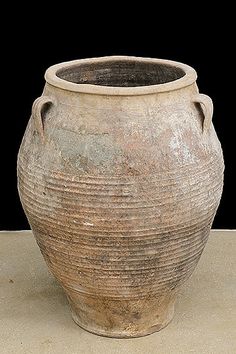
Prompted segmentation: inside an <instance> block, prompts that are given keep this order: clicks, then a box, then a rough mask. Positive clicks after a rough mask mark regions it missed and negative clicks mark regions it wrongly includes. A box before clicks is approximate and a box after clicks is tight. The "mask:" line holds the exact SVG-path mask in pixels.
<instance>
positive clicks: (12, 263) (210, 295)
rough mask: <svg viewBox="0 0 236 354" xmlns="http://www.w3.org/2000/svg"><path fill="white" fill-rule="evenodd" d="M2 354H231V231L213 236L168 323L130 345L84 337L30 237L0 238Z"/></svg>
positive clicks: (235, 262) (235, 339)
mask: <svg viewBox="0 0 236 354" xmlns="http://www.w3.org/2000/svg"><path fill="white" fill-rule="evenodd" d="M0 353H1V354H9V353H14V354H21V353H22V354H23V353H24V354H28V353H32V354H38V353H40V354H44V353H45V354H51V353H52V354H54V353H56V354H77V353H79V354H100V353H102V354H123V353H125V354H134V353H135V354H151V353H158V354H159V353H160V354H169V353H174V354H182V353H183V354H192V353H197V354H204V353H206V354H222V353H223V354H235V353H236V231H223V230H222V231H216V230H215V231H212V232H211V236H210V239H209V242H208V244H207V246H206V249H205V251H204V253H203V256H202V258H201V260H200V262H199V265H198V267H197V269H196V270H195V272H194V274H193V276H192V277H191V279H189V280H188V282H187V284H186V285H185V287H184V288H182V291H181V292H180V294H179V297H178V302H177V306H176V313H175V317H174V320H173V321H172V322H171V323H170V325H169V326H167V327H166V328H165V329H163V330H162V331H160V332H158V333H155V334H152V335H150V336H147V337H143V338H137V339H110V338H103V337H99V336H96V335H93V334H90V333H88V332H86V331H84V330H83V329H81V328H80V327H78V326H77V325H76V324H75V323H74V322H73V321H72V319H71V316H70V311H69V308H68V304H67V300H66V297H65V295H64V294H63V291H62V289H61V288H60V286H59V285H58V284H57V283H56V281H55V280H54V278H53V277H52V276H51V275H50V274H49V273H48V270H47V268H46V265H45V263H44V261H43V258H42V256H41V254H40V252H39V249H38V247H37V245H36V242H35V241H34V238H33V236H32V233H31V232H30V231H20V232H0Z"/></svg>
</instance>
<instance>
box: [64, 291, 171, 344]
mask: <svg viewBox="0 0 236 354" xmlns="http://www.w3.org/2000/svg"><path fill="white" fill-rule="evenodd" d="M68 298H69V297H68ZM101 301H102V300H101V299H100V300H98V301H97V305H98V306H97V307H93V306H89V307H88V306H87V305H88V303H87V304H86V305H85V303H81V302H80V303H79V304H78V302H76V304H75V303H72V301H71V299H70V298H69V302H70V307H71V312H72V318H73V320H74V321H75V323H76V324H77V325H79V326H80V327H81V328H83V329H85V330H86V331H88V332H91V333H94V334H97V335H99V336H104V337H112V338H134V337H143V336H147V335H149V334H152V333H154V332H158V331H160V330H161V329H162V328H164V327H166V326H167V325H168V324H169V323H170V322H171V320H172V319H173V316H174V298H173V297H171V298H168V297H167V298H166V297H162V298H161V299H160V298H159V299H157V298H156V299H148V298H147V299H139V300H129V301H127V300H125V301H117V300H107V299H106V300H105V303H106V304H107V305H108V303H109V305H110V306H107V307H106V306H102V307H101V306H99V303H100V304H101ZM103 301H104V300H103ZM137 309H138V310H137ZM120 315H121V316H120ZM122 316H124V317H122Z"/></svg>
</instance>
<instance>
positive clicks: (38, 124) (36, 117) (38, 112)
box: [32, 96, 53, 141]
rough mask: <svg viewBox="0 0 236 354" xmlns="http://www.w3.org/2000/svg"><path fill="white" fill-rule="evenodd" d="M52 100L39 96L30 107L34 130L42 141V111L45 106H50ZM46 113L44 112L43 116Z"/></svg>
mask: <svg viewBox="0 0 236 354" xmlns="http://www.w3.org/2000/svg"><path fill="white" fill-rule="evenodd" d="M52 103H53V100H52V99H51V98H50V97H47V96H41V97H38V98H36V100H35V101H34V103H33V105H32V118H33V121H34V124H35V128H36V130H37V132H38V133H39V136H40V138H41V140H42V141H44V117H43V111H44V110H45V109H46V108H47V107H46V106H47V105H49V104H52ZM45 113H46V111H44V114H45Z"/></svg>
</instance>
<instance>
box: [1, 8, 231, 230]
mask: <svg viewBox="0 0 236 354" xmlns="http://www.w3.org/2000/svg"><path fill="white" fill-rule="evenodd" d="M149 10H150V9H149ZM35 11H36V10H35ZM93 11H96V10H95V9H93ZM194 11H195V10H194ZM72 12H73V11H72ZM141 12H142V11H141ZM151 12H152V11H151V10H150V11H149V13H148V14H147V13H146V14H145V15H143V16H142V14H140V21H141V19H143V18H145V19H146V23H145V25H144V24H143V22H142V23H141V22H140V21H139V20H138V19H137V21H136V24H135V25H133V24H131V23H130V22H129V20H130V18H129V17H128V16H126V15H125V12H124V11H121V13H122V16H123V17H120V19H119V21H118V22H117V21H115V20H114V18H113V17H109V16H107V17H106V18H105V22H104V20H102V19H101V20H100V17H99V19H97V20H98V21H97V22H96V23H94V22H93V20H91V19H90V17H89V18H88V13H84V15H83V16H82V15H80V16H77V17H76V14H74V15H75V16H73V18H69V19H68V18H67V16H66V10H65V9H64V8H63V9H61V13H60V16H61V17H56V15H55V19H56V20H55V21H53V22H52V18H51V17H50V16H49V15H48V13H47V12H46V11H45V12H44V13H43V17H42V18H41V19H40V20H38V21H37V20H36V17H35V16H34V15H35V13H34V10H32V12H31V15H32V14H34V15H32V16H31V15H30V14H29V15H28V16H26V15H25V16H23V17H22V16H20V17H19V18H18V19H17V20H16V22H15V21H13V22H14V26H15V30H14V31H13V33H12V34H10V35H9V34H8V35H7V38H5V37H4V50H3V53H4V55H3V61H4V63H3V65H2V68H1V82H2V85H3V87H4V92H5V95H4V99H3V96H2V100H1V102H2V106H1V110H2V111H1V115H2V117H1V159H2V160H1V173H0V178H1V181H0V182H1V184H0V186H1V197H2V198H1V214H0V230H1V229H5V230H6V229H8V230H10V229H11V230H14V229H27V228H29V226H28V223H27V220H26V218H25V216H24V213H23V211H22V208H21V205H20V201H19V198H18V194H17V189H16V156H17V151H18V148H19V145H20V142H21V139H22V136H23V134H24V130H25V127H26V124H27V121H28V119H29V116H30V112H31V105H32V102H33V100H34V99H35V98H36V97H38V96H40V95H41V93H42V90H43V86H44V78H43V75H44V72H45V70H46V69H47V68H48V67H49V66H50V65H52V64H55V63H58V62H62V61H67V60H73V59H78V58H86V57H96V56H104V55H115V54H116V55H135V56H147V57H157V58H164V59H171V60H177V61H181V62H184V63H186V64H189V65H191V66H193V67H194V68H195V69H196V70H197V73H198V86H199V89H200V92H202V93H205V94H208V95H209V96H210V97H212V99H213V101H214V105H215V112H214V119H213V122H214V125H215V129H216V132H217V134H218V137H219V139H220V141H221V143H222V147H223V151H224V157H225V164H226V171H225V186H224V192H223V197H222V201H221V205H220V208H219V210H218V213H217V216H216V218H215V221H214V227H215V228H236V220H235V207H234V206H233V201H234V197H235V181H236V178H235V177H236V174H235V171H234V168H233V166H234V164H235V130H234V120H235V119H236V118H235V114H234V110H233V108H234V104H235V103H234V102H235V99H236V98H235V97H234V95H233V97H230V95H231V92H232V90H231V83H232V81H233V80H234V78H235V69H234V66H235V64H234V58H232V55H231V46H232V44H233V42H234V41H233V38H232V34H231V32H230V25H231V23H228V22H230V20H229V21H228V22H227V19H226V18H225V17H223V18H222V16H223V12H221V13H220V16H218V17H216V18H215V15H214V14H211V21H210V22H209V17H208V16H207V15H204V14H203V11H199V12H197V16H196V17H195V18H193V17H192V16H186V15H182V17H178V15H177V20H178V21H177V23H176V22H174V24H172V27H171V28H169V26H170V24H171V23H172V19H171V18H170V17H168V18H164V21H162V23H161V24H160V23H159V21H158V20H156V19H155V22H153V19H152V18H151V17H150V15H151ZM172 15H174V14H172ZM82 17H84V18H83V20H84V22H83V23H82V22H81V19H82ZM149 17H150V20H149ZM173 17H174V16H173ZM66 18H67V22H66V23H65V19H66ZM61 19H63V20H61ZM86 19H88V21H87V20H86ZM165 19H166V21H165ZM89 20H90V21H89ZM99 20H100V21H99ZM24 21H25V22H27V25H26V26H25V27H24ZM222 21H223V22H224V21H226V23H225V24H224V27H223V26H222ZM181 23H182V26H181ZM91 26H92V27H91ZM88 28H90V32H88ZM3 35H4V33H3ZM1 48H3V44H2V47H1Z"/></svg>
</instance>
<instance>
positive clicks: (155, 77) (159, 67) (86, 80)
mask: <svg viewBox="0 0 236 354" xmlns="http://www.w3.org/2000/svg"><path fill="white" fill-rule="evenodd" d="M184 75H185V72H184V70H182V69H180V68H178V67H175V66H172V65H167V64H159V63H148V62H140V61H135V60H133V61H125V60H123V61H120V60H119V61H107V62H100V63H99V62H97V63H92V64H89V63H88V64H78V65H74V66H70V67H68V68H65V69H61V70H59V71H58V72H57V76H58V77H59V78H61V79H63V80H66V81H69V82H73V83H75V84H92V85H100V86H115V87H135V86H149V85H158V84H164V83H167V82H170V81H174V80H177V79H180V78H181V77H183V76H184Z"/></svg>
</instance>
